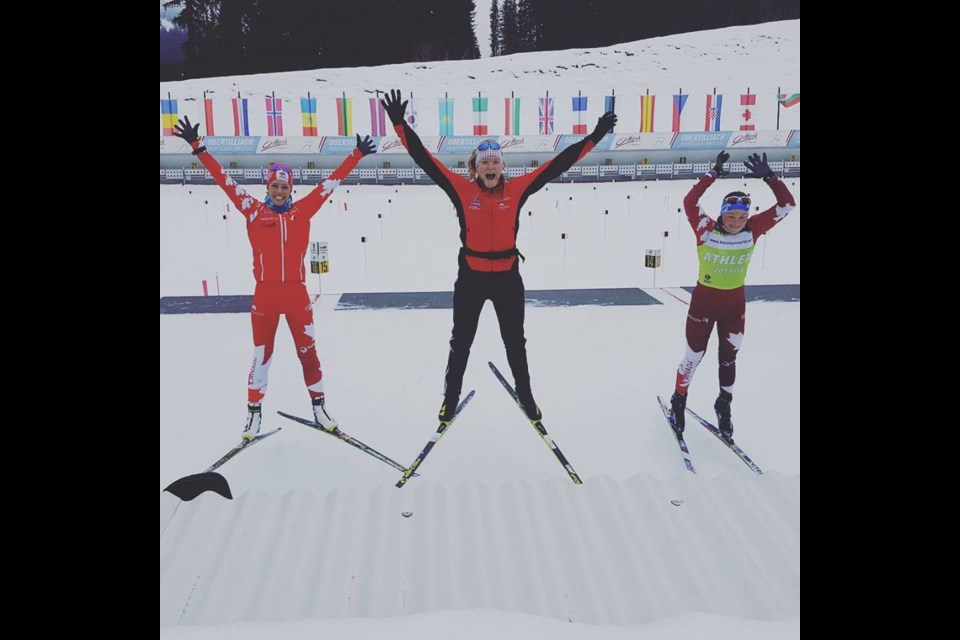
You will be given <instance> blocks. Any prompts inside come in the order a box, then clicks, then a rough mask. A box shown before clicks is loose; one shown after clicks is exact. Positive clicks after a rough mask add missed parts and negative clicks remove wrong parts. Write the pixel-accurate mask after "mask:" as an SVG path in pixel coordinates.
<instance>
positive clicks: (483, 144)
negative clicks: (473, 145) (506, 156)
mask: <svg viewBox="0 0 960 640" xmlns="http://www.w3.org/2000/svg"><path fill="white" fill-rule="evenodd" d="M487 149H493V150H494V151H499V150H500V143H499V142H481V143H480V146H478V147H477V151H486V150H487Z"/></svg>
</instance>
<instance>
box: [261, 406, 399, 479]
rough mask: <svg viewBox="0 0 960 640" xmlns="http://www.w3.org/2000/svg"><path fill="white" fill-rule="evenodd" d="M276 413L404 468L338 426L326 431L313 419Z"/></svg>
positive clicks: (395, 466) (392, 464) (381, 460)
mask: <svg viewBox="0 0 960 640" xmlns="http://www.w3.org/2000/svg"><path fill="white" fill-rule="evenodd" d="M277 413H278V414H280V415H281V416H283V417H284V418H286V419H287V420H293V421H294V422H297V423H300V424H302V425H304V426H307V427H310V428H311V429H315V430H317V431H319V432H320V433H325V434H327V435H329V436H333V437H334V438H336V439H337V440H341V441H343V442H346V443H347V444H348V445H350V446H351V447H353V448H354V449H359V450H360V451H363V452H364V453H365V454H367V455H368V456H371V457H373V458H376V459H377V460H379V461H380V462H382V463H384V464H386V465H389V466H391V467H393V468H394V469H396V470H397V471H403V470H404V469H406V467H404V466H403V465H402V464H400V463H399V462H397V461H396V460H394V459H393V458H390V457H388V456H386V455H384V454H383V453H380V452H379V451H377V450H376V449H374V448H373V447H371V446H370V445H368V444H364V443H363V442H360V441H359V440H357V439H356V438H354V437H353V436H351V435H350V434H348V433H346V432H344V431H341V430H340V428H339V427H337V428H336V429H334V430H333V431H327V430H326V429H324V428H323V427H321V426H320V425H319V424H317V423H316V421H315V420H307V419H306V418H300V417H298V416H295V415H291V414H289V413H284V412H283V411H277Z"/></svg>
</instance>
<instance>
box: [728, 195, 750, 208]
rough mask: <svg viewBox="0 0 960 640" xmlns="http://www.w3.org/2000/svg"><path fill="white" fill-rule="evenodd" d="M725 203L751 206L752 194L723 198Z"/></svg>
mask: <svg viewBox="0 0 960 640" xmlns="http://www.w3.org/2000/svg"><path fill="white" fill-rule="evenodd" d="M723 203H724V204H745V205H747V206H750V196H730V197H728V198H724V199H723Z"/></svg>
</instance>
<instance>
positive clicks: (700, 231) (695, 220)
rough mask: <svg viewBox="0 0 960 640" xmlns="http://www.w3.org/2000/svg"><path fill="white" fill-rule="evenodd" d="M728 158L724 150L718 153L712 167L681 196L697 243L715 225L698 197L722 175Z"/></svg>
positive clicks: (684, 210)
mask: <svg viewBox="0 0 960 640" xmlns="http://www.w3.org/2000/svg"><path fill="white" fill-rule="evenodd" d="M729 159H730V154H729V153H727V152H726V151H721V152H720V153H718V154H717V160H716V162H714V163H713V168H712V169H710V170H709V171H707V172H706V173H705V174H703V176H701V177H700V180H699V181H698V182H697V184H695V185H693V188H692V189H690V191H689V192H688V193H687V195H685V196H684V197H683V212H684V213H685V214H686V215H687V222H688V223H689V224H690V227H691V228H692V229H693V232H694V233H695V234H697V244H702V243H703V238H706V236H707V234H709V233H710V232H711V231H712V230H713V227H714V226H716V225H715V223H714V221H713V219H712V218H711V217H710V216H708V215H707V212H706V211H705V210H704V209H703V207H701V206H700V198H701V197H703V194H704V193H705V192H706V190H707V189H709V188H710V185H712V184H713V183H714V182H716V181H717V178H719V177H720V176H721V175H723V165H724V163H725V162H726V161H727V160H729Z"/></svg>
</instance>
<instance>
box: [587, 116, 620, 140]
mask: <svg viewBox="0 0 960 640" xmlns="http://www.w3.org/2000/svg"><path fill="white" fill-rule="evenodd" d="M616 125H617V114H615V113H614V112H613V111H607V112H606V113H605V114H603V115H602V116H600V119H599V120H597V128H596V129H594V130H593V133H591V134H590V139H591V140H593V144H600V141H601V140H603V136H605V135H607V134H608V133H610V132H611V131H613V128H614V127H615V126H616Z"/></svg>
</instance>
